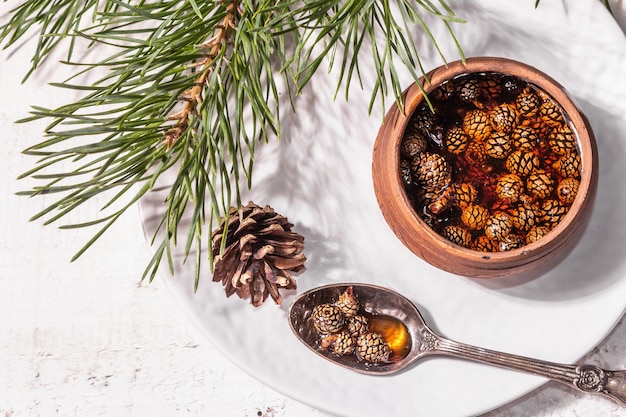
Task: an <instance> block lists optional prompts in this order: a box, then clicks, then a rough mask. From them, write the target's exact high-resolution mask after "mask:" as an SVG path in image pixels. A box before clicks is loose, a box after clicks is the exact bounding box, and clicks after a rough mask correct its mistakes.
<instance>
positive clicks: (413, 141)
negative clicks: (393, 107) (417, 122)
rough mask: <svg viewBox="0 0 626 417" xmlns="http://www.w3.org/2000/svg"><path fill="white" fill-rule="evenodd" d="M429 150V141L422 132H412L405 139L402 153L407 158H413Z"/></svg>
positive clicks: (401, 149)
mask: <svg viewBox="0 0 626 417" xmlns="http://www.w3.org/2000/svg"><path fill="white" fill-rule="evenodd" d="M427 148H428V139H426V137H425V136H424V134H423V133H421V132H410V133H407V135H406V136H405V137H404V139H403V141H402V144H401V146H400V152H401V153H402V155H403V156H404V157H406V158H409V159H411V158H413V157H415V156H417V155H418V154H420V153H422V152H424V151H425V150H426V149H427Z"/></svg>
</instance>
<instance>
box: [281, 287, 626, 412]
mask: <svg viewBox="0 0 626 417" xmlns="http://www.w3.org/2000/svg"><path fill="white" fill-rule="evenodd" d="M349 288H351V290H352V294H354V296H355V297H356V299H357V301H358V304H359V308H360V311H362V312H363V313H364V314H367V315H370V316H371V317H375V316H377V315H380V316H388V317H391V318H393V319H396V320H399V322H401V323H402V324H404V326H405V327H406V330H407V332H408V335H409V337H410V348H409V351H408V353H407V354H406V355H405V356H404V357H402V358H399V359H397V360H391V361H386V362H381V363H369V362H366V361H361V360H358V359H357V358H356V356H355V355H337V354H335V353H333V352H331V351H330V350H328V349H324V348H322V346H321V336H320V335H319V334H318V333H317V331H316V329H315V327H314V325H313V310H314V309H315V307H316V306H318V305H321V304H325V303H330V304H333V303H336V302H337V300H338V299H339V297H340V295H342V294H343V293H344V292H345V291H346V290H347V289H349ZM289 325H290V327H291V330H292V331H293V332H294V334H295V335H296V337H297V338H298V339H299V340H300V341H301V342H302V343H304V344H305V345H306V346H307V347H308V348H309V349H311V350H312V351H313V352H315V353H316V354H317V355H319V356H321V357H323V358H324V359H326V360H329V361H331V362H333V363H335V364H337V365H340V366H342V367H344V368H347V369H351V370H353V371H356V372H359V373H363V374H368V375H390V374H394V373H398V372H401V371H405V370H408V369H409V367H410V365H412V364H413V363H414V362H416V361H417V360H418V359H420V358H423V357H425V356H430V355H446V356H451V357H456V358H461V359H467V360H472V361H476V362H481V363H485V364H489V365H494V366H499V367H502V368H507V369H512V370H516V371H521V372H527V373H531V374H534V375H539V376H543V377H546V378H549V379H553V380H556V381H559V382H562V383H565V384H568V385H570V386H572V387H574V388H576V389H579V390H581V391H585V392H591V393H600V394H604V395H607V396H608V397H610V398H611V399H613V400H614V401H616V402H617V403H619V404H620V405H622V406H626V371H625V370H620V371H608V370H604V369H601V368H599V367H597V366H595V365H590V364H571V365H568V364H559V363H554V362H548V361H543V360H539V359H533V358H527V357H524V356H519V355H514V354H510V353H502V352H497V351H493V350H489V349H485V348H481V347H476V346H472V345H468V344H465V343H460V342H456V341H453V340H450V339H446V338H445V337H442V336H440V335H438V334H436V333H435V332H433V331H432V330H431V329H430V328H429V327H428V325H427V324H426V322H425V321H424V319H423V318H422V315H421V314H420V312H419V310H418V309H417V307H416V306H415V304H414V303H413V302H412V301H411V300H409V299H408V298H406V297H405V296H404V295H402V294H400V293H398V292H396V291H393V290H391V289H388V288H385V287H381V286H377V285H372V284H362V283H343V284H330V285H325V286H322V287H318V288H314V289H311V290H309V291H307V292H304V293H302V294H301V295H300V296H298V297H297V298H296V299H295V300H294V301H293V303H292V304H291V306H290V308H289Z"/></svg>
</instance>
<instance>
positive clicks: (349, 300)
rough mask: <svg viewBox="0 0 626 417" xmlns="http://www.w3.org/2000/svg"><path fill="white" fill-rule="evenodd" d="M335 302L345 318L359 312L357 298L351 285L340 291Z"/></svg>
mask: <svg viewBox="0 0 626 417" xmlns="http://www.w3.org/2000/svg"><path fill="white" fill-rule="evenodd" d="M336 304H337V307H339V310H341V312H342V313H343V315H344V317H346V318H350V317H354V316H356V315H357V313H358V312H359V308H360V306H359V300H357V299H356V296H355V295H354V291H353V290H352V287H348V288H346V290H345V291H344V292H343V293H341V295H340V296H339V299H338V300H337V303H336Z"/></svg>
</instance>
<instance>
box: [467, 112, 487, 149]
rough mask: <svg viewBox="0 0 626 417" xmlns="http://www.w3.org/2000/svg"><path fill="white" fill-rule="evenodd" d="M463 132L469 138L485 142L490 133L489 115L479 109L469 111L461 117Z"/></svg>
mask: <svg viewBox="0 0 626 417" xmlns="http://www.w3.org/2000/svg"><path fill="white" fill-rule="evenodd" d="M463 130H464V131H465V133H467V134H468V135H469V137H470V138H472V139H476V140H481V141H482V140H485V139H487V137H488V136H489V134H490V133H491V125H490V124H489V114H488V113H487V112H486V111H484V110H480V109H475V110H470V111H468V112H467V113H466V114H465V116H464V117H463Z"/></svg>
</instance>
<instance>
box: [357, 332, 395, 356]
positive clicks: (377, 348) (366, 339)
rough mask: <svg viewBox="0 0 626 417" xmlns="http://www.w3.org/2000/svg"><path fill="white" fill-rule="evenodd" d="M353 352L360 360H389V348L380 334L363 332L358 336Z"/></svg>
mask: <svg viewBox="0 0 626 417" xmlns="http://www.w3.org/2000/svg"><path fill="white" fill-rule="evenodd" d="M355 353H356V357H357V359H358V360H360V361H365V362H369V363H384V362H388V361H389V355H391V349H390V348H389V345H388V344H387V342H386V341H385V339H384V338H383V337H382V336H381V335H380V334H378V333H365V334H362V335H361V336H359V337H358V339H357V341H356V352H355Z"/></svg>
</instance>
